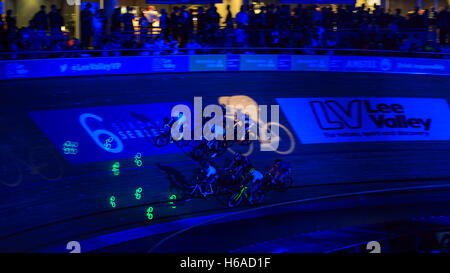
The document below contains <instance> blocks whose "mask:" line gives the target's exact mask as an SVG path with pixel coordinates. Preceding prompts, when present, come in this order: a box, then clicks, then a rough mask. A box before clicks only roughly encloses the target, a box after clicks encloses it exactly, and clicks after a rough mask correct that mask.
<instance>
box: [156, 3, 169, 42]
mask: <svg viewBox="0 0 450 273" xmlns="http://www.w3.org/2000/svg"><path fill="white" fill-rule="evenodd" d="M169 24H170V22H169V17H168V15H167V12H166V10H165V9H161V16H160V17H159V28H160V29H161V33H162V34H163V36H164V39H167V37H168V36H169Z"/></svg>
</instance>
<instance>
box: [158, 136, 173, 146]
mask: <svg viewBox="0 0 450 273" xmlns="http://www.w3.org/2000/svg"><path fill="white" fill-rule="evenodd" d="M169 139H170V137H169V135H167V134H161V135H159V136H157V137H156V139H155V146H156V147H164V146H166V145H167V144H169Z"/></svg>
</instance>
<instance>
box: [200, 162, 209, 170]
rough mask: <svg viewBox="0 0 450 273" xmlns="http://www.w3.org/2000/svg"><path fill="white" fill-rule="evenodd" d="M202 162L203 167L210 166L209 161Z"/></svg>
mask: <svg viewBox="0 0 450 273" xmlns="http://www.w3.org/2000/svg"><path fill="white" fill-rule="evenodd" d="M201 164H202V167H203V168H208V167H209V165H210V164H209V162H208V161H203V162H202V163H201Z"/></svg>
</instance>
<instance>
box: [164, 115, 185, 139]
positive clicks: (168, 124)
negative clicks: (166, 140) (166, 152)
mask: <svg viewBox="0 0 450 273" xmlns="http://www.w3.org/2000/svg"><path fill="white" fill-rule="evenodd" d="M185 121H186V117H185V116H184V115H183V113H182V112H180V113H179V114H178V117H172V118H168V117H165V118H164V119H163V126H162V129H163V131H164V133H168V134H169V136H170V143H173V138H172V133H171V128H172V127H173V125H174V124H175V123H177V125H178V126H180V127H179V128H180V137H179V139H181V138H182V136H183V132H182V129H181V124H183V123H184V122H185Z"/></svg>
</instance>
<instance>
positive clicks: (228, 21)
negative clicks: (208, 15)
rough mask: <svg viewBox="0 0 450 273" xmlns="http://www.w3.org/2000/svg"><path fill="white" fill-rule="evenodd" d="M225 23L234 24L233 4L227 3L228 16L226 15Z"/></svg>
mask: <svg viewBox="0 0 450 273" xmlns="http://www.w3.org/2000/svg"><path fill="white" fill-rule="evenodd" d="M225 25H226V26H228V25H233V14H231V6H230V5H227V16H226V17H225Z"/></svg>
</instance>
